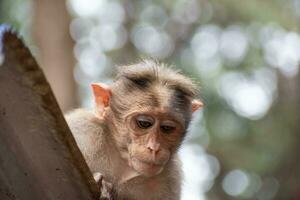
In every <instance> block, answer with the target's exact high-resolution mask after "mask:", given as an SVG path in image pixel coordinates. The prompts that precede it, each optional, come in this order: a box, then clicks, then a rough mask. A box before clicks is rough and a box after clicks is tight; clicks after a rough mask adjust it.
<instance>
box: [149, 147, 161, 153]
mask: <svg viewBox="0 0 300 200" xmlns="http://www.w3.org/2000/svg"><path fill="white" fill-rule="evenodd" d="M148 150H149V151H150V152H151V153H152V152H154V153H158V152H159V151H160V149H159V148H153V147H148Z"/></svg>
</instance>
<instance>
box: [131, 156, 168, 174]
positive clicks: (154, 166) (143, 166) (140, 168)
mask: <svg viewBox="0 0 300 200" xmlns="http://www.w3.org/2000/svg"><path fill="white" fill-rule="evenodd" d="M131 166H132V168H133V169H134V170H136V171H137V172H138V173H140V174H142V175H144V176H148V177H151V176H155V175H157V174H159V173H160V172H161V171H162V170H163V168H164V165H163V164H158V163H155V162H148V161H143V160H140V159H137V158H134V157H133V158H131Z"/></svg>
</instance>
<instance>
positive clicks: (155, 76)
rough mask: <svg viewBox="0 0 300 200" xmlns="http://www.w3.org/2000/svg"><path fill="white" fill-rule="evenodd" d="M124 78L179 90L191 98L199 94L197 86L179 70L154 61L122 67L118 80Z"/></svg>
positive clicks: (144, 61)
mask: <svg viewBox="0 0 300 200" xmlns="http://www.w3.org/2000/svg"><path fill="white" fill-rule="evenodd" d="M124 77H125V78H129V79H142V80H147V81H150V82H151V83H159V84H162V85H164V86H168V87H172V88H174V89H177V90H179V91H181V92H183V93H185V94H187V95H188V96H191V97H194V96H195V95H196V93H197V89H196V85H195V84H194V82H193V81H192V80H191V79H190V78H188V77H187V76H185V75H183V74H182V73H181V72H180V71H179V70H176V69H173V68H171V66H167V65H165V64H163V63H159V62H156V61H153V60H143V61H142V62H140V63H138V64H134V65H129V66H120V67H119V69H118V76H117V80H118V79H121V78H124Z"/></svg>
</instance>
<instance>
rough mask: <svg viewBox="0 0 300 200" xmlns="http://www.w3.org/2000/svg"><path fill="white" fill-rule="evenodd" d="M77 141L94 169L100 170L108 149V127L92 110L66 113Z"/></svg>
mask: <svg viewBox="0 0 300 200" xmlns="http://www.w3.org/2000/svg"><path fill="white" fill-rule="evenodd" d="M65 119H66V121H67V124H68V125H69V128H70V130H71V132H72V134H73V136H74V138H75V141H76V143H77V145H78V147H79V149H80V150H81V152H82V154H83V156H84V157H85V159H86V161H87V163H88V165H89V167H90V168H91V170H92V171H96V170H98V169H97V167H96V166H100V164H101V162H103V159H104V155H103V152H104V151H103V149H106V148H107V147H106V145H107V138H106V135H107V134H105V133H106V127H105V125H104V123H103V122H102V121H101V120H99V119H98V118H97V117H96V116H95V115H94V113H93V112H92V111H89V110H85V109H77V110H74V111H72V112H70V113H68V114H66V115H65Z"/></svg>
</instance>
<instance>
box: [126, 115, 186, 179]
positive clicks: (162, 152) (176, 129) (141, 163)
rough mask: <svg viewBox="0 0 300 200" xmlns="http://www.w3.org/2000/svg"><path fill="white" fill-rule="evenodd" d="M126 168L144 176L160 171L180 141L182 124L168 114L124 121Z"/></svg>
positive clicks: (182, 135)
mask: <svg viewBox="0 0 300 200" xmlns="http://www.w3.org/2000/svg"><path fill="white" fill-rule="evenodd" d="M127 121H128V124H129V127H128V130H129V132H130V134H129V136H130V143H129V144H128V154H129V156H128V162H129V165H130V166H131V167H132V168H133V169H134V170H136V171H137V172H138V173H140V174H142V175H144V176H148V177H149V176H154V175H157V174H159V173H160V172H161V171H163V169H164V166H165V165H166V164H167V163H168V161H169V160H170V157H171V155H172V153H173V152H174V151H175V150H176V149H177V148H178V146H179V145H180V142H181V141H182V138H183V137H184V123H183V122H182V120H180V119H178V118H177V117H175V116H171V115H169V113H166V112H165V111H164V112H159V111H151V112H144V113H136V114H133V115H131V116H129V117H128V119H127Z"/></svg>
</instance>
